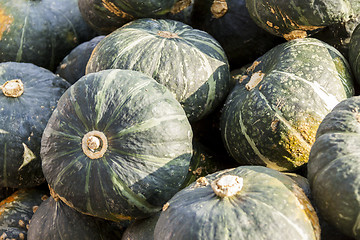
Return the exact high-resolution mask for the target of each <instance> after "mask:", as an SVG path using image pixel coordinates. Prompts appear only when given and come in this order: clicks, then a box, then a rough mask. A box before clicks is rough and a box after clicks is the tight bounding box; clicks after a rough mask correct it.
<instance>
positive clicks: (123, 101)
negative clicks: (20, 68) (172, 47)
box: [41, 69, 192, 221]
mask: <svg viewBox="0 0 360 240" xmlns="http://www.w3.org/2000/svg"><path fill="white" fill-rule="evenodd" d="M93 130H97V131H100V132H102V133H103V134H104V135H105V136H106V138H107V141H108V147H107V150H106V151H105V152H104V155H103V156H102V157H98V158H95V159H90V158H89V156H88V155H86V154H85V152H84V151H83V149H82V139H83V137H84V135H85V134H87V133H89V132H91V131H93ZM191 156H192V130H191V126H190V123H189V121H188V119H187V118H186V115H185V112H184V110H183V109H182V107H181V105H180V104H179V102H177V101H176V99H175V98H174V97H173V95H172V94H171V93H170V92H169V91H168V90H167V89H166V88H165V87H164V86H162V85H160V84H158V83H157V82H156V81H155V80H154V79H152V78H150V77H148V76H146V75H145V74H142V73H140V72H136V71H130V70H120V69H112V70H104V71H100V72H97V73H92V74H87V75H85V76H84V77H82V78H81V79H79V80H78V81H77V82H76V83H75V84H73V85H72V86H71V87H70V88H69V89H68V90H67V91H66V92H65V93H64V94H63V96H62V97H61V98H60V100H59V103H58V105H57V108H56V109H55V110H54V113H53V115H52V116H51V118H50V119H49V121H48V124H47V126H46V129H45V131H44V134H43V137H42V142H41V158H42V168H43V172H44V175H45V178H46V180H47V182H48V183H49V185H50V186H51V187H52V188H53V189H54V190H55V192H56V193H57V194H59V196H60V198H61V199H62V200H64V201H65V203H67V204H69V205H70V206H72V207H74V208H75V209H77V210H79V211H80V212H83V213H87V214H89V215H94V216H98V217H102V218H105V219H110V220H115V221H118V220H129V219H132V218H142V217H147V216H149V215H150V214H152V213H154V212H156V211H158V210H159V208H160V207H161V206H162V204H164V203H165V202H166V201H167V200H168V199H170V198H171V197H172V196H173V195H174V194H175V193H176V192H177V191H178V190H179V188H180V186H181V184H182V182H183V181H184V179H185V177H186V174H187V172H188V168H189V164H190V160H191Z"/></svg>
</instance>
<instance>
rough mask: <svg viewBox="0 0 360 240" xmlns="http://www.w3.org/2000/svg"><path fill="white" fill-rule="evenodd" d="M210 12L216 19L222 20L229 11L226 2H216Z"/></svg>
mask: <svg viewBox="0 0 360 240" xmlns="http://www.w3.org/2000/svg"><path fill="white" fill-rule="evenodd" d="M210 10H211V13H212V14H213V17H214V18H221V17H222V16H224V15H225V14H226V13H227V11H228V6H227V3H226V0H214V2H213V4H212V5H211V9H210Z"/></svg>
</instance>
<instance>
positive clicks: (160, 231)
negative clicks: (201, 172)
mask: <svg viewBox="0 0 360 240" xmlns="http://www.w3.org/2000/svg"><path fill="white" fill-rule="evenodd" d="M226 175H227V176H231V177H235V178H238V179H239V178H241V179H242V180H243V185H242V188H241V190H240V191H239V192H236V193H234V194H235V195H232V196H224V197H221V196H218V195H217V194H216V193H215V191H214V190H213V187H212V186H211V185H212V184H216V185H218V183H219V182H216V181H217V180H218V179H220V178H221V177H222V176H226ZM229 186H236V185H235V184H232V182H230V183H229ZM229 186H228V189H230V188H231V187H229ZM229 191H230V190H229ZM319 235H320V228H319V223H318V219H317V216H316V213H315V211H314V209H313V207H312V205H311V203H310V202H309V200H308V198H307V197H306V195H305V194H304V192H303V191H302V190H301V188H300V187H299V186H298V185H297V184H296V183H295V182H294V181H293V180H291V179H290V178H289V177H287V176H286V175H284V174H282V173H280V172H277V171H275V170H272V169H269V168H266V167H262V166H241V167H238V168H235V169H226V170H223V171H219V172H216V173H214V174H210V175H208V176H206V177H205V178H203V179H202V181H197V182H195V183H193V184H191V185H190V186H188V187H187V188H184V189H182V190H181V191H179V192H178V193H177V194H175V195H174V197H172V198H171V200H170V201H169V202H168V203H167V204H166V206H164V208H163V211H162V212H161V214H160V217H159V219H158V221H157V223H156V226H155V230H154V239H155V240H157V239H159V240H160V239H163V240H167V239H173V240H178V239H209V240H212V239H219V240H220V239H239V240H241V239H244V240H245V239H247V240H252V239H279V240H281V239H299V240H300V239H301V240H305V239H319Z"/></svg>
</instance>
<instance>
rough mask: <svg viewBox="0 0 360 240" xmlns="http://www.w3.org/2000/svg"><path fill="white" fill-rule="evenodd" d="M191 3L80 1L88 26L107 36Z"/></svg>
mask: <svg viewBox="0 0 360 240" xmlns="http://www.w3.org/2000/svg"><path fill="white" fill-rule="evenodd" d="M190 3H191V1H190V0H185V1H184V0H180V1H178V0H147V1H138V0H79V8H80V12H81V14H82V15H83V17H84V19H85V20H86V21H87V22H88V24H89V25H90V26H91V27H92V28H93V29H95V30H96V31H97V32H98V33H100V34H105V35H106V34H109V33H111V32H112V31H114V30H116V29H117V28H119V27H121V26H122V25H124V24H125V23H127V22H130V21H132V20H135V19H138V18H149V17H153V18H158V17H164V16H166V14H168V13H170V12H174V13H177V12H180V11H182V10H183V9H184V8H186V6H188V5H189V4H190Z"/></svg>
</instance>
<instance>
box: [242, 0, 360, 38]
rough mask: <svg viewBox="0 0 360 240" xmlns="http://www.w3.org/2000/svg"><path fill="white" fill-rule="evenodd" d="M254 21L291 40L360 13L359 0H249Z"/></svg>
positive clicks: (249, 7)
mask: <svg viewBox="0 0 360 240" xmlns="http://www.w3.org/2000/svg"><path fill="white" fill-rule="evenodd" d="M246 7H247V8H248V10H249V13H250V15H251V17H252V18H253V19H254V21H255V22H256V23H257V24H258V25H259V26H261V27H262V28H264V29H266V30H267V31H269V32H270V33H272V34H275V35H277V36H282V37H284V38H285V39H287V40H291V39H295V38H303V37H306V36H310V35H312V34H313V33H316V32H318V31H320V30H322V29H324V28H325V27H327V26H330V25H332V24H335V23H339V22H346V21H349V20H350V19H352V18H353V17H356V16H357V15H359V12H360V2H359V1H358V0H349V1H342V0H319V1H313V0H290V1H281V2H279V1H277V0H246Z"/></svg>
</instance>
